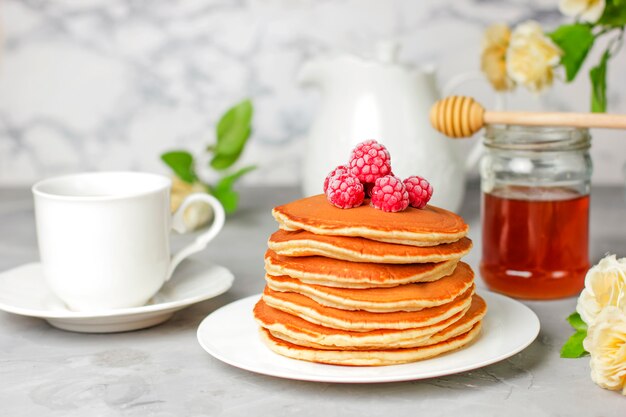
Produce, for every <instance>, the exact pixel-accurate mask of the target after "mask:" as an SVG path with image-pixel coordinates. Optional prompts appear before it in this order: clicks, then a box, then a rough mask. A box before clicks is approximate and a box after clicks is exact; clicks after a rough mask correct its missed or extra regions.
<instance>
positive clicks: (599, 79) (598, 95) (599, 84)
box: [589, 49, 611, 113]
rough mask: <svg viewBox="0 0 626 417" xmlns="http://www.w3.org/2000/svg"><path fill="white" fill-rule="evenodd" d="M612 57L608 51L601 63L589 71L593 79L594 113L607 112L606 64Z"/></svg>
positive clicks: (592, 101)
mask: <svg viewBox="0 0 626 417" xmlns="http://www.w3.org/2000/svg"><path fill="white" fill-rule="evenodd" d="M610 57H611V53H610V52H609V50H608V49H607V50H606V51H604V54H602V58H600V62H599V63H598V65H596V66H595V67H593V68H591V70H590V71H589V78H590V79H591V111H592V112H594V113H604V112H606V64H607V62H608V60H609V58H610Z"/></svg>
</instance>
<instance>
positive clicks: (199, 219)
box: [170, 177, 213, 231]
mask: <svg viewBox="0 0 626 417" xmlns="http://www.w3.org/2000/svg"><path fill="white" fill-rule="evenodd" d="M193 193H206V188H205V187H204V186H203V185H202V184H200V183H195V184H188V183H186V182H184V181H181V180H180V179H178V178H176V177H175V178H174V179H172V191H171V195H170V208H171V210H172V213H173V212H175V211H176V210H178V207H180V205H181V204H182V203H183V201H184V200H185V198H186V197H187V196H188V195H189V194H193ZM212 217H213V210H212V209H211V206H209V205H208V204H207V203H205V202H203V201H196V202H193V203H191V204H190V205H189V206H188V207H187V208H186V209H185V213H184V214H183V221H184V222H185V227H186V231H193V230H196V229H199V228H200V227H202V226H204V225H205V224H207V223H208V222H209V221H210V220H211V218H212Z"/></svg>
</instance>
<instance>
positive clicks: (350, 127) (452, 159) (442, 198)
mask: <svg viewBox="0 0 626 417" xmlns="http://www.w3.org/2000/svg"><path fill="white" fill-rule="evenodd" d="M397 49H398V48H397V45H396V44H393V43H384V44H379V45H378V48H377V55H378V57H377V58H378V59H377V60H371V61H370V60H365V59H362V58H358V57H355V56H339V57H335V58H330V59H318V60H313V61H309V62H307V63H305V64H304V66H303V67H302V68H301V70H300V74H299V82H300V84H302V85H315V86H318V87H319V88H320V89H321V91H322V101H321V106H320V109H319V111H318V114H317V117H315V119H314V122H313V125H312V126H311V129H310V131H309V135H308V138H307V139H308V141H307V144H306V150H305V151H306V153H305V158H304V172H303V185H304V193H305V194H306V195H313V194H319V193H321V192H322V183H323V181H324V178H325V177H326V175H327V174H328V173H329V172H330V171H331V170H332V169H333V168H335V166H337V165H341V164H345V163H347V162H348V158H349V155H350V150H351V149H352V148H353V147H354V145H356V144H357V143H359V142H362V141H364V140H367V139H376V140H378V141H379V142H381V143H382V144H384V145H385V146H386V147H387V149H388V150H389V152H390V154H391V165H392V169H393V172H394V174H395V175H397V176H398V177H400V178H406V177H408V176H410V175H420V176H422V177H424V178H426V179H427V180H428V181H429V182H430V183H431V184H432V186H433V188H434V195H433V197H432V200H431V203H432V204H434V205H437V206H440V207H444V208H446V209H449V210H453V211H456V210H458V208H459V207H460V204H461V200H462V199H463V194H464V189H465V165H466V164H465V162H464V160H463V158H461V155H460V152H459V148H458V143H454V142H453V140H452V139H448V138H445V137H443V136H442V135H440V134H439V133H438V132H437V131H435V130H434V129H433V128H432V127H431V125H430V122H429V120H428V113H429V111H430V107H431V105H432V104H433V103H434V102H435V101H436V100H437V99H438V98H439V92H438V89H437V86H436V80H435V75H434V72H432V71H430V72H429V71H416V70H413V69H411V68H407V67H405V66H402V65H400V64H398V63H397V61H396V55H397Z"/></svg>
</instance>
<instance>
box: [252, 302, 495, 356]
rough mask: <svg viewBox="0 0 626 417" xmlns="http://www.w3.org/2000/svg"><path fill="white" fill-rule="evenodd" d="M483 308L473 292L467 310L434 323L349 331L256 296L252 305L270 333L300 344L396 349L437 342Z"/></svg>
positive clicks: (467, 327) (460, 329)
mask: <svg viewBox="0 0 626 417" xmlns="http://www.w3.org/2000/svg"><path fill="white" fill-rule="evenodd" d="M486 311H487V306H486V304H485V302H484V300H483V299H482V298H481V297H480V296H477V295H474V296H473V297H472V304H471V306H470V307H469V309H468V310H467V311H462V312H460V313H457V314H455V315H454V316H452V317H450V318H448V319H446V320H443V321H441V322H439V323H437V324H435V325H432V326H426V327H421V328H415V329H404V330H373V331H370V332H351V331H346V330H339V329H332V328H329V327H324V326H320V325H318V324H313V323H310V322H308V321H306V320H303V319H301V318H299V317H297V316H294V315H291V314H289V313H285V312H283V311H280V310H277V309H275V308H272V307H270V306H268V305H267V304H265V302H264V301H263V300H260V301H259V302H258V303H257V305H256V306H255V307H254V317H255V319H256V321H257V323H258V324H259V325H260V326H261V327H263V328H265V329H267V330H268V331H269V332H270V333H271V334H272V336H274V337H277V338H279V339H281V340H284V341H287V342H290V343H293V344H296V345H300V346H307V347H313V348H316V349H327V350H364V349H397V348H409V347H417V346H426V345H429V344H435V343H439V342H441V341H443V340H445V339H448V338H451V337H455V336H457V335H459V334H462V333H465V332H467V331H469V330H470V329H471V328H472V327H473V326H474V324H476V323H477V322H478V321H480V320H482V318H483V317H484V315H485V313H486Z"/></svg>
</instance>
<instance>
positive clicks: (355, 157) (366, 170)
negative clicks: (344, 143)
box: [349, 140, 391, 184]
mask: <svg viewBox="0 0 626 417" xmlns="http://www.w3.org/2000/svg"><path fill="white" fill-rule="evenodd" d="M349 165H350V170H351V172H352V173H353V174H354V175H356V176H357V178H358V179H359V181H361V182H362V183H364V184H365V183H368V182H374V181H376V179H377V178H380V177H382V176H384V175H388V174H389V173H390V172H391V156H390V155H389V151H387V148H385V147H384V146H383V145H381V144H380V143H378V142H376V141H375V140H366V141H365V142H361V143H359V144H358V145H356V147H355V148H354V149H353V150H352V153H351V154H350V162H349Z"/></svg>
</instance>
